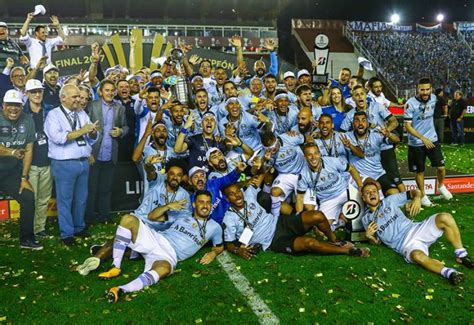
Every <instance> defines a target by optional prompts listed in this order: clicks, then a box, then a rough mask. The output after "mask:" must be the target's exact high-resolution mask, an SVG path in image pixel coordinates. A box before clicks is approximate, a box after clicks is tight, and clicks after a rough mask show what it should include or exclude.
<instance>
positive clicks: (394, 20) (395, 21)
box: [390, 14, 400, 24]
mask: <svg viewBox="0 0 474 325" xmlns="http://www.w3.org/2000/svg"><path fill="white" fill-rule="evenodd" d="M390 22H391V23H392V24H398V23H399V22H400V15H399V14H393V15H391V16H390Z"/></svg>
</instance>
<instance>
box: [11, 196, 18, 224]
mask: <svg viewBox="0 0 474 325" xmlns="http://www.w3.org/2000/svg"><path fill="white" fill-rule="evenodd" d="M19 218H20V204H19V203H18V202H17V201H15V200H10V219H12V220H17V219H19Z"/></svg>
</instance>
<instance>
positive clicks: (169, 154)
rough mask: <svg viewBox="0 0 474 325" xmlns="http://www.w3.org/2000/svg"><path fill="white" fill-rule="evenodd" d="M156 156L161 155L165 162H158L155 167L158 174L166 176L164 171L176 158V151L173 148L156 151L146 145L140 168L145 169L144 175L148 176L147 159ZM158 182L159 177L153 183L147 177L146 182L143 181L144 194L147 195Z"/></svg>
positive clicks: (149, 145)
mask: <svg viewBox="0 0 474 325" xmlns="http://www.w3.org/2000/svg"><path fill="white" fill-rule="evenodd" d="M154 155H159V156H161V157H163V160H162V161H161V162H158V163H156V164H154V165H153V166H154V167H155V170H156V172H157V173H158V174H164V169H165V166H166V163H167V162H168V160H170V159H171V158H175V157H176V154H175V152H174V149H173V148H171V147H168V146H166V150H156V149H155V148H154V147H153V146H152V145H151V144H147V145H145V148H143V152H142V160H141V162H140V166H141V168H142V169H143V175H146V171H145V165H144V163H145V160H146V158H147V157H148V156H154ZM158 181H159V177H158V178H157V179H156V180H153V181H148V179H147V177H144V180H143V182H144V184H143V187H144V189H143V191H144V193H145V194H146V193H147V192H148V190H149V189H150V188H152V187H153V186H155V185H156V184H157V183H158Z"/></svg>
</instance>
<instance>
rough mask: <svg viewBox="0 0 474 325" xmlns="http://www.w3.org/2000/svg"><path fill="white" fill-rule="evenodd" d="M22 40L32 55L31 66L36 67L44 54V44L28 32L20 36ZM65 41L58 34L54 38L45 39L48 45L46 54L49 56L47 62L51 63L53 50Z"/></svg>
mask: <svg viewBox="0 0 474 325" xmlns="http://www.w3.org/2000/svg"><path fill="white" fill-rule="evenodd" d="M20 41H21V42H22V43H23V44H25V46H26V48H27V50H28V54H29V55H30V67H31V68H34V67H36V65H37V64H38V62H39V60H40V59H41V57H42V56H43V46H42V45H41V41H40V40H38V39H36V38H32V37H30V35H28V34H26V35H25V36H21V37H20ZM62 43H63V39H62V38H61V37H60V36H56V37H54V38H47V39H46V41H45V46H46V55H47V56H48V60H47V61H46V64H50V63H51V50H52V48H53V47H55V46H56V45H61V44H62Z"/></svg>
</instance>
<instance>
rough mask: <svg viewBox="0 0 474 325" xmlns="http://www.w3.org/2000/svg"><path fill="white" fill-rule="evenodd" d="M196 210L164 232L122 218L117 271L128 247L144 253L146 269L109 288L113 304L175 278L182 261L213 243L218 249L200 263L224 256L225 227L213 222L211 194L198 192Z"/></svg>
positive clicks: (115, 252)
mask: <svg viewBox="0 0 474 325" xmlns="http://www.w3.org/2000/svg"><path fill="white" fill-rule="evenodd" d="M193 208H194V213H193V216H192V217H185V218H179V219H177V220H176V221H175V222H174V223H173V224H172V225H171V227H170V228H168V229H167V230H164V231H156V230H153V229H152V228H150V227H149V226H147V224H145V223H144V222H143V221H142V220H140V219H139V218H137V217H135V216H133V215H130V214H127V215H124V216H123V217H122V220H121V221H120V225H119V226H118V227H117V232H116V234H115V241H114V248H113V259H114V267H113V268H115V267H116V266H117V265H118V266H119V267H120V265H121V262H122V258H123V255H124V253H125V249H126V248H127V247H130V248H131V249H132V250H134V251H135V252H138V253H140V254H142V256H143V258H144V259H145V268H144V272H143V273H142V274H140V276H139V277H138V278H136V279H135V280H133V281H131V282H129V283H127V284H125V285H121V286H118V287H113V288H111V289H109V290H108V292H107V297H108V300H109V302H111V303H116V302H117V301H118V299H119V296H120V295H121V294H122V293H126V292H134V291H138V290H141V289H143V288H144V287H147V286H151V285H153V284H155V283H157V282H158V281H159V280H160V279H162V278H165V277H167V276H169V275H171V274H172V273H173V271H174V270H175V267H176V264H177V262H178V261H183V260H185V259H187V258H189V257H191V256H193V255H194V254H196V253H197V251H198V250H199V249H201V247H203V246H204V245H205V244H206V243H207V242H208V241H209V240H212V243H213V245H214V247H213V248H212V250H211V251H210V252H208V253H206V254H205V255H204V256H203V257H202V258H201V260H200V261H199V262H200V263H201V264H209V263H211V262H212V261H213V260H214V259H215V258H216V256H217V255H219V254H220V253H222V251H223V250H224V247H223V246H222V228H221V227H220V225H219V224H218V223H217V222H215V221H214V220H212V219H209V214H210V213H211V193H210V192H208V191H197V192H196V194H195V199H194V202H193ZM119 274H120V273H119Z"/></svg>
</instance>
